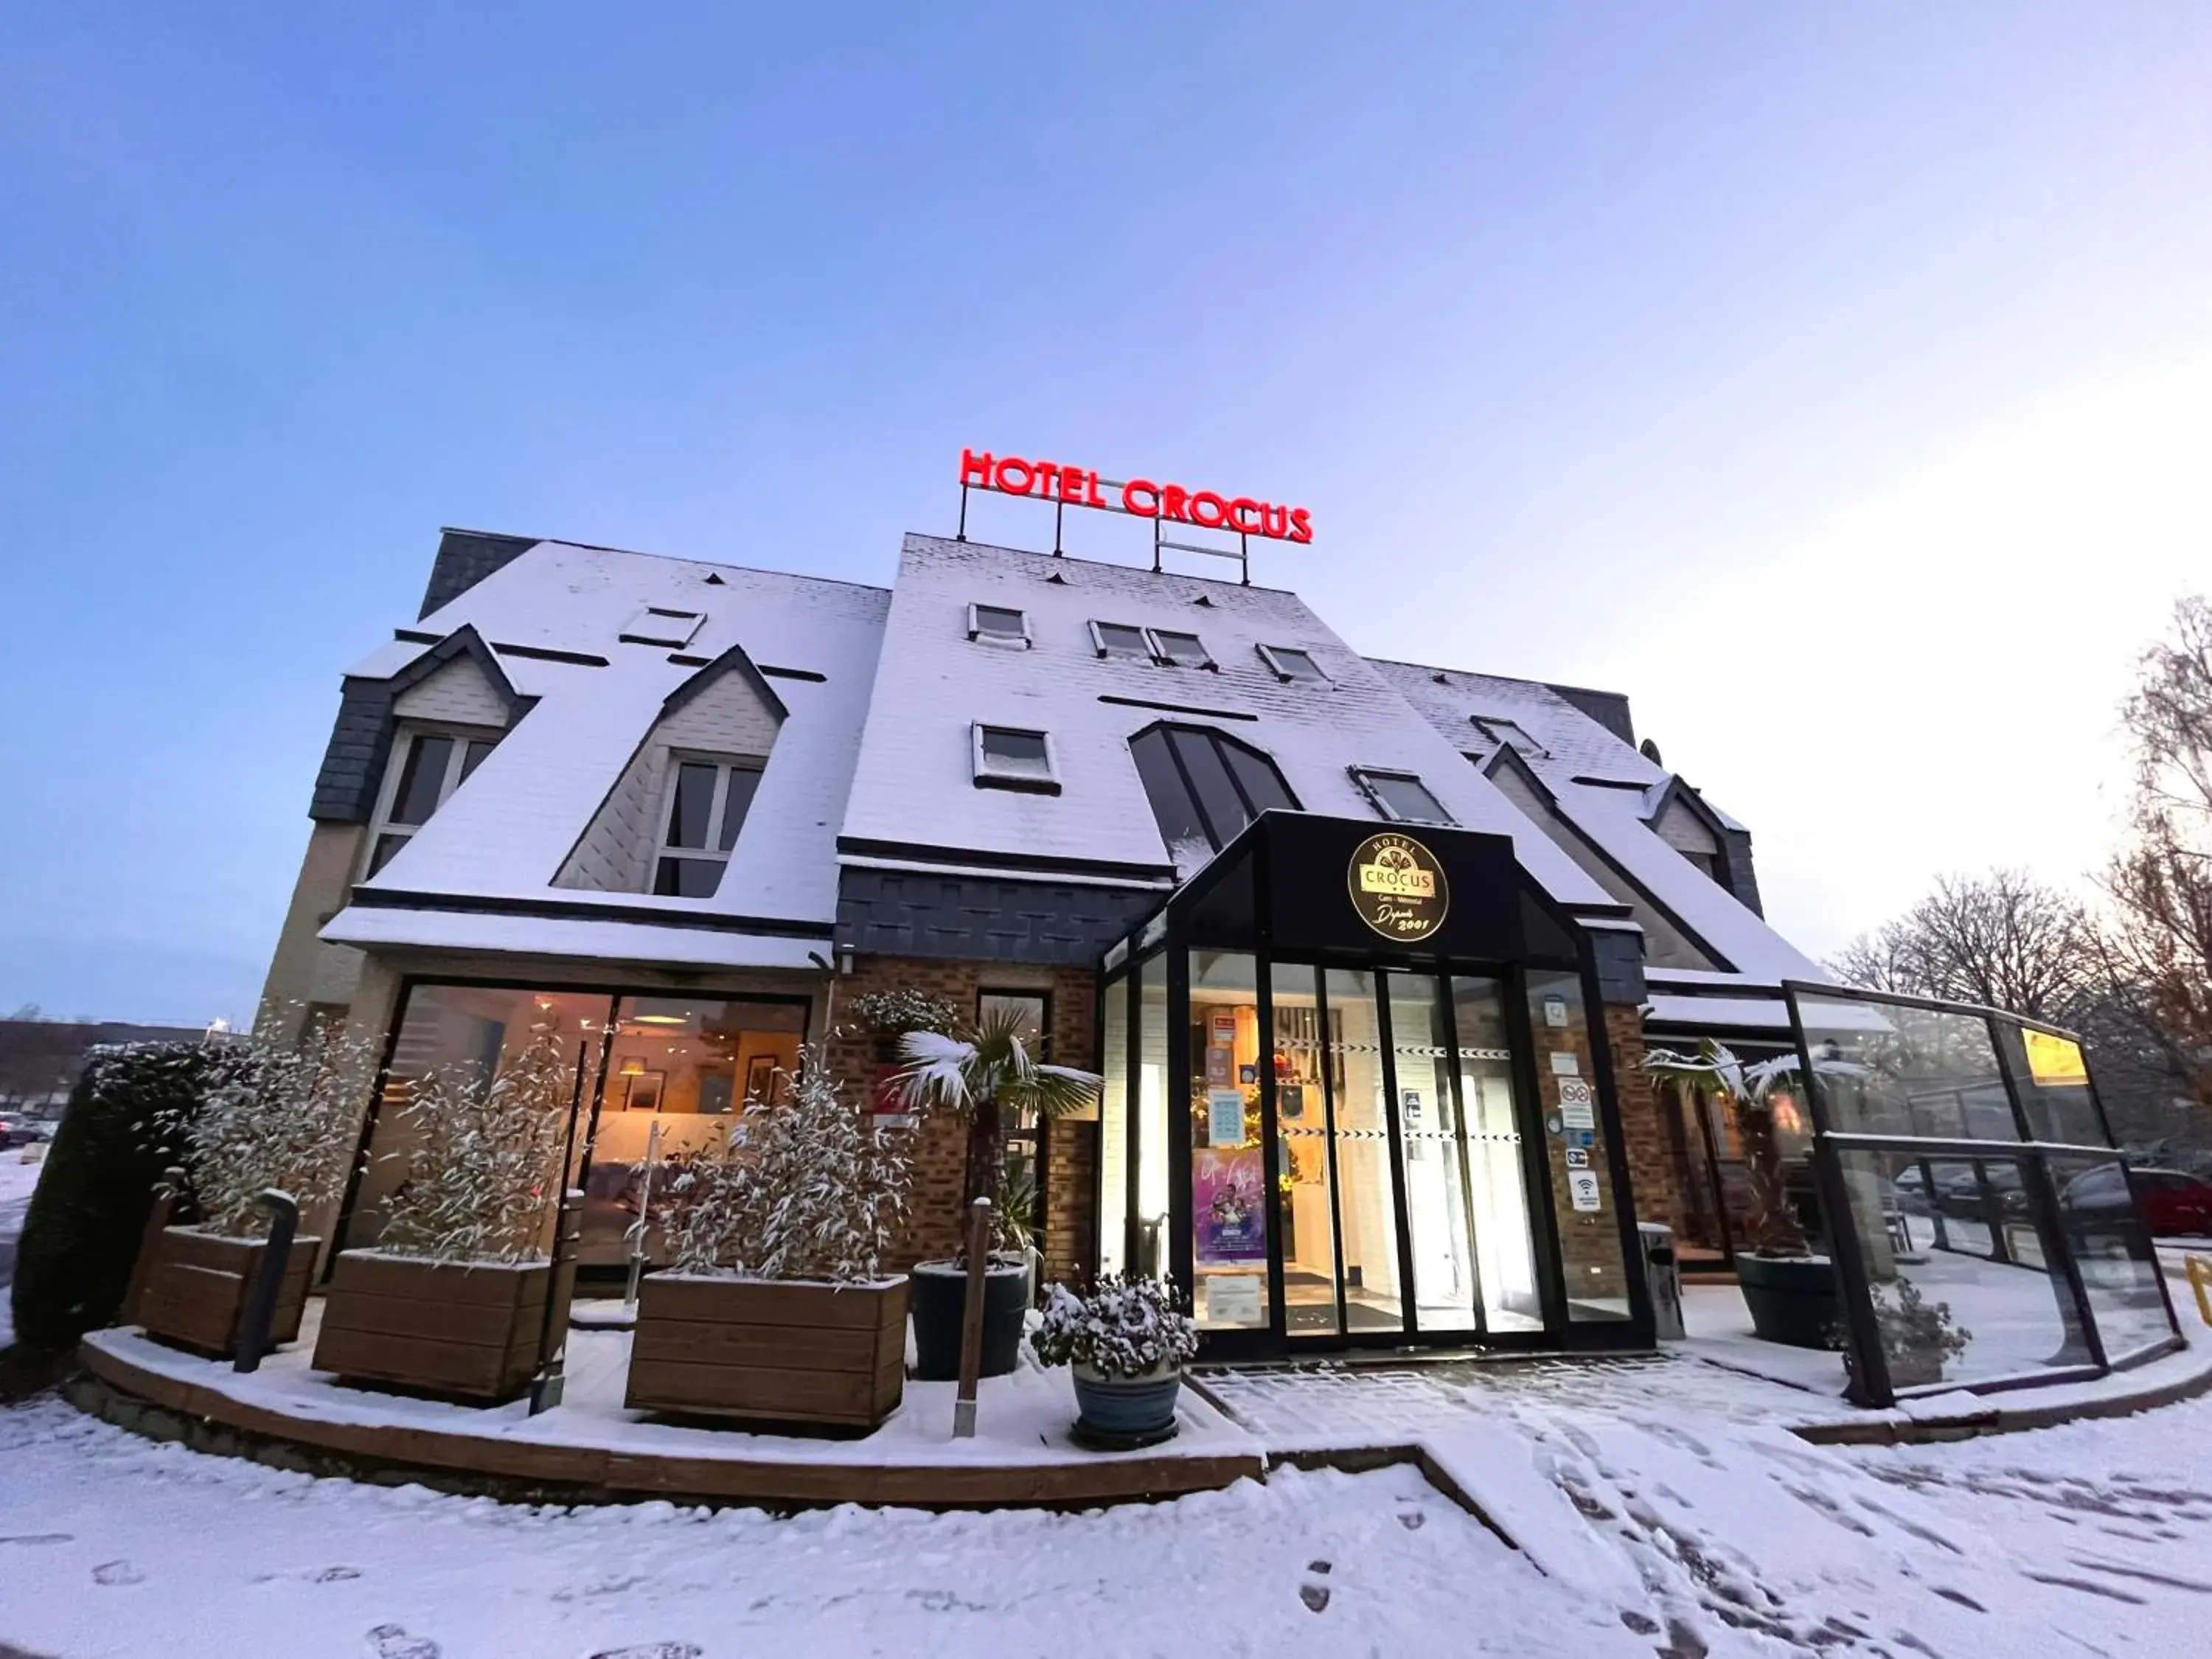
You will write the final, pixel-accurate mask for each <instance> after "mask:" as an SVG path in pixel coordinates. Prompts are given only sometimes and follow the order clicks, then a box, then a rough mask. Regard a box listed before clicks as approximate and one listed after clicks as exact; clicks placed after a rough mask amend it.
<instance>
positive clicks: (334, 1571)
mask: <svg viewBox="0 0 2212 1659" xmlns="http://www.w3.org/2000/svg"><path fill="white" fill-rule="evenodd" d="M358 1577H361V1569H360V1568H359V1567H325V1568H324V1569H323V1570H322V1571H320V1572H319V1573H317V1574H316V1575H315V1576H314V1577H313V1579H311V1580H310V1581H309V1582H310V1583H317V1584H335V1583H338V1582H339V1581H340V1580H342V1579H346V1578H358Z"/></svg>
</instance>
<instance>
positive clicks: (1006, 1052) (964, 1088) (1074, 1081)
mask: <svg viewBox="0 0 2212 1659" xmlns="http://www.w3.org/2000/svg"><path fill="white" fill-rule="evenodd" d="M1025 1030H1026V1022H1025V1021H1024V1018H1023V1016H1022V1014H1021V1012H1019V1011H1018V1010H1016V1009H1012V1008H1003V1009H1000V1010H997V1011H995V1012H992V1013H990V1014H988V1015H987V1016H986V1017H985V1018H984V1020H983V1023H982V1024H981V1027H980V1028H979V1029H978V1030H976V1032H975V1036H973V1037H972V1038H968V1037H957V1036H948V1035H946V1034H945V1033H944V1032H941V1031H924V1030H910V1031H908V1033H907V1034H906V1036H905V1038H904V1040H903V1041H902V1044H901V1047H902V1051H903V1053H904V1054H905V1056H906V1065H905V1066H904V1067H903V1068H902V1070H901V1071H900V1072H899V1073H898V1077H897V1079H896V1093H897V1096H898V1098H899V1100H900V1102H901V1103H902V1104H903V1105H904V1106H905V1107H906V1108H907V1109H908V1110H910V1111H923V1110H939V1111H950V1112H953V1113H956V1114H957V1115H959V1117H960V1118H961V1120H962V1121H963V1122H964V1123H965V1124H966V1126H967V1129H968V1151H967V1158H966V1164H965V1172H964V1175H963V1180H962V1182H961V1193H960V1213H961V1214H962V1215H963V1216H964V1215H967V1214H968V1213H969V1210H970V1206H972V1205H973V1204H974V1202H975V1200H977V1199H979V1198H995V1197H996V1196H997V1195H998V1194H999V1193H1000V1179H1001V1172H1002V1170H1003V1169H1004V1166H1005V1164H1006V1121H1007V1114H1008V1113H1010V1112H1014V1113H1027V1112H1032V1111H1033V1112H1035V1113H1036V1115H1037V1116H1038V1117H1040V1118H1048V1117H1059V1116H1060V1115H1063V1114H1065V1113H1067V1112H1071V1111H1074V1110H1076V1109H1079V1108H1080V1107H1082V1106H1084V1105H1086V1104H1088V1103H1090V1102H1091V1100H1092V1099H1093V1098H1094V1097H1096V1095H1097V1091H1098V1083H1099V1079H1098V1074H1097V1073H1095V1072H1079V1071H1077V1070H1075V1069H1074V1068H1073V1067H1072V1066H1046V1065H1043V1064H1041V1063H1040V1062H1039V1061H1038V1060H1036V1059H1035V1058H1034V1057H1033V1056H1032V1055H1031V1054H1030V1051H1029V1043H1028V1041H1027V1039H1026V1037H1025V1036H1024V1031H1025ZM994 1213H995V1214H997V1216H998V1230H997V1231H996V1232H995V1234H994V1237H993V1239H992V1242H991V1259H990V1261H989V1263H988V1264H987V1267H986V1269H985V1273H984V1285H985V1292H984V1310H983V1370H982V1374H983V1375H984V1376H1005V1375H1006V1373H1007V1372H1008V1371H1011V1370H1013V1369H1014V1366H1015V1365H1016V1364H1018V1362H1019V1360H1020V1358H1021V1340H1022V1315H1023V1312H1024V1310H1025V1309H1026V1307H1027V1306H1028V1304H1029V1285H1030V1275H1029V1264H1028V1261H1027V1260H1026V1259H1025V1255H1024V1252H1023V1251H1022V1250H1021V1249H1019V1248H1018V1245H1017V1242H1016V1240H1015V1238H1014V1237H1013V1236H1012V1234H1011V1232H1010V1231H1008V1230H1007V1225H1006V1223H1007V1220H1008V1218H1007V1217H1006V1214H1005V1213H1004V1212H1000V1211H997V1210H996V1209H995V1206H994ZM967 1249H968V1247H967V1241H966V1240H965V1239H964V1238H963V1240H962V1241H961V1243H960V1246H959V1249H958V1250H957V1253H956V1255H954V1256H953V1257H952V1258H951V1260H949V1261H922V1262H918V1263H916V1264H915V1267H914V1270H913V1273H912V1274H911V1275H910V1277H911V1279H912V1281H913V1291H912V1295H911V1298H910V1304H909V1305H910V1307H911V1310H912V1313H913V1318H914V1341H915V1376H917V1377H920V1378H921V1379H923V1380H925V1381H930V1382H940V1383H942V1382H950V1381H951V1380H953V1379H955V1378H957V1376H959V1374H960V1322H961V1312H962V1309H963V1299H964V1296H965V1292H966V1289H967V1280H968V1255H967Z"/></svg>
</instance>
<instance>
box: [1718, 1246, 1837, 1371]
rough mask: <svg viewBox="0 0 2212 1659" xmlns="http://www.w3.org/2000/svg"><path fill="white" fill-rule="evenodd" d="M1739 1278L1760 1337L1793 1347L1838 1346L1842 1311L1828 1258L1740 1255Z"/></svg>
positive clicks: (1737, 1265)
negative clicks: (1836, 1337)
mask: <svg viewBox="0 0 2212 1659" xmlns="http://www.w3.org/2000/svg"><path fill="white" fill-rule="evenodd" d="M1735 1279H1736V1284H1737V1285H1738V1287H1739V1288H1741V1290H1742V1291H1743V1300H1744V1305H1745V1306H1746V1307H1747V1308H1749V1309H1750V1310H1751V1327H1752V1329H1753V1332H1755V1333H1756V1334H1758V1335H1759V1338H1760V1340H1763V1341H1767V1342H1779V1343H1782V1344H1784V1345H1785V1346H1789V1347H1792V1348H1830V1347H1833V1346H1835V1343H1834V1340H1833V1335H1832V1334H1833V1332H1834V1331H1835V1329H1836V1328H1837V1327H1838V1326H1839V1325H1840V1324H1842V1323H1843V1317H1844V1310H1843V1304H1842V1303H1841V1302H1840V1301H1838V1299H1837V1296H1836V1271H1835V1269H1834V1267H1832V1266H1831V1265H1830V1264H1829V1261H1828V1258H1827V1257H1826V1256H1824V1255H1802V1256H1771V1255H1739V1256H1737V1257H1736V1259H1735Z"/></svg>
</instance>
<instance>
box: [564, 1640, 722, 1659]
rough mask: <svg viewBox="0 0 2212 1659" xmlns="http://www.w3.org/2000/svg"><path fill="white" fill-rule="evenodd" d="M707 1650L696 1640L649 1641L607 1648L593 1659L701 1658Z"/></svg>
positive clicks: (594, 1655)
mask: <svg viewBox="0 0 2212 1659" xmlns="http://www.w3.org/2000/svg"><path fill="white" fill-rule="evenodd" d="M706 1651H707V1650H706V1649H704V1648H702V1647H701V1646H700V1645H699V1644H697V1643H696V1642H647V1644H645V1645H644V1646H643V1647H638V1648H606V1649H604V1650H601V1651H599V1652H598V1653H595V1654H593V1655H592V1659H700V1656H701V1655H702V1654H703V1653H705V1652H706Z"/></svg>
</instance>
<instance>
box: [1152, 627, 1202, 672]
mask: <svg viewBox="0 0 2212 1659" xmlns="http://www.w3.org/2000/svg"><path fill="white" fill-rule="evenodd" d="M1149 631H1150V632H1151V634H1152V654H1153V655H1154V656H1156V657H1158V659H1160V660H1161V661H1162V662H1164V663H1171V664H1173V665H1175V666H1176V667H1177V668H1211V667H1212V666H1213V658H1212V655H1211V654H1210V653H1208V652H1207V651H1206V642H1205V641H1203V640H1201V639H1200V638H1199V637H1198V635H1195V634H1178V633H1175V632H1173V631H1171V630H1170V629H1164V628H1155V629H1151V630H1149Z"/></svg>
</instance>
